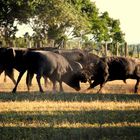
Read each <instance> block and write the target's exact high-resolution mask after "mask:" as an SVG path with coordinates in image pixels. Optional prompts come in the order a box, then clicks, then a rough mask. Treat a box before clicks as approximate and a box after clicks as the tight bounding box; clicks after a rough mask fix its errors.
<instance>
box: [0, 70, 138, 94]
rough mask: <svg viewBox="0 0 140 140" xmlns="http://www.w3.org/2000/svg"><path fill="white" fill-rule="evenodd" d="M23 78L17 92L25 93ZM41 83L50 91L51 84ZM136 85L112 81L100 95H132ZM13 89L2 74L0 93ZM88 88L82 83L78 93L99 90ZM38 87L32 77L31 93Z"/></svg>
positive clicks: (66, 88) (130, 82) (0, 77)
mask: <svg viewBox="0 0 140 140" xmlns="http://www.w3.org/2000/svg"><path fill="white" fill-rule="evenodd" d="M15 77H16V78H17V77H18V72H17V71H16V72H15ZM25 78H26V74H24V76H23V77H22V80H21V81H20V83H19V86H18V88H17V91H19V92H20V91H27V88H26V84H25ZM41 83H42V85H43V89H44V91H45V92H50V91H51V90H52V84H51V83H49V84H48V86H47V87H45V86H44V81H43V79H41ZM135 83H136V80H130V79H128V80H127V83H126V84H125V83H124V82H123V81H121V80H116V81H112V82H108V83H107V84H106V85H105V87H104V88H103V90H102V93H105V94H106V93H118V94H119V93H121V94H122V93H129V94H133V90H134V85H135ZM63 85H64V90H65V92H77V91H75V90H74V89H72V88H70V87H69V86H67V85H65V84H63ZM13 87H14V84H13V83H12V81H11V80H10V79H9V77H6V82H4V74H3V73H2V74H1V76H0V92H11V91H12V89H13ZM87 87H88V83H86V84H85V83H82V84H81V90H80V92H84V93H96V92H97V91H98V89H99V86H97V87H96V88H94V89H92V90H89V91H87V90H86V89H87ZM38 90H39V89H38V85H37V82H36V78H35V76H34V78H33V82H32V87H31V92H33V91H38ZM139 93H140V88H139Z"/></svg>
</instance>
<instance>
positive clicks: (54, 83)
mask: <svg viewBox="0 0 140 140" xmlns="http://www.w3.org/2000/svg"><path fill="white" fill-rule="evenodd" d="M52 83H53V92H54V93H55V92H56V81H52Z"/></svg>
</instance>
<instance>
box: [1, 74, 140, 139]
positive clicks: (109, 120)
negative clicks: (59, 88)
mask: <svg viewBox="0 0 140 140" xmlns="http://www.w3.org/2000/svg"><path fill="white" fill-rule="evenodd" d="M24 80H25V77H24V78H23V80H22V81H21V83H20V85H19V87H18V92H17V94H12V93H11V92H10V91H11V89H12V88H13V86H14V85H13V84H12V82H11V81H10V80H9V79H7V82H6V83H3V75H2V76H1V77H0V140H139V139H140V95H136V94H134V93H133V86H134V84H135V81H132V80H128V81H127V84H124V83H123V82H121V81H115V82H111V83H108V84H107V85H106V86H105V88H104V90H103V93H102V94H96V91H97V90H98V87H97V88H95V89H94V90H90V91H88V92H85V89H86V88H87V85H84V84H83V85H82V90H81V91H80V92H75V91H74V90H72V89H71V88H69V87H68V86H66V85H65V87H64V89H65V91H66V92H65V93H59V92H58V93H55V94H54V93H51V92H50V90H51V85H49V86H48V89H47V91H46V90H45V93H43V94H42V93H39V92H38V87H37V84H36V81H35V79H34V81H33V86H32V90H31V92H30V93H28V92H26V86H25V83H24ZM42 84H43V81H42ZM83 91H84V92H83Z"/></svg>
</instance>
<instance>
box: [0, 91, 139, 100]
mask: <svg viewBox="0 0 140 140" xmlns="http://www.w3.org/2000/svg"><path fill="white" fill-rule="evenodd" d="M24 100H28V101H45V100H49V101H71V102H73V101H95V100H99V101H125V102H131V101H140V95H137V94H88V93H78V92H77V93H55V94H52V93H40V92H30V93H28V92H18V93H16V94H13V93H7V92H2V93H0V101H2V102H4V101H24Z"/></svg>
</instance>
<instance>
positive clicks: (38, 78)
mask: <svg viewBox="0 0 140 140" xmlns="http://www.w3.org/2000/svg"><path fill="white" fill-rule="evenodd" d="M40 79H41V76H40V75H38V74H37V76H36V80H37V83H38V86H39V91H40V92H44V91H43V89H42V86H41V83H40Z"/></svg>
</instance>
